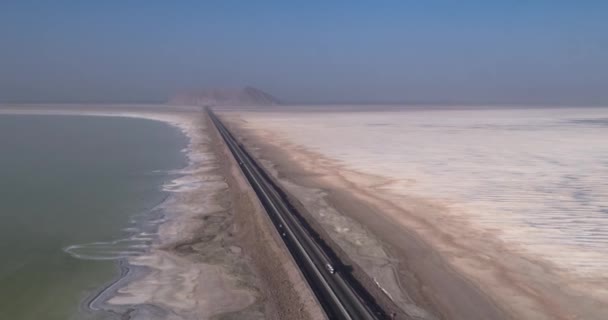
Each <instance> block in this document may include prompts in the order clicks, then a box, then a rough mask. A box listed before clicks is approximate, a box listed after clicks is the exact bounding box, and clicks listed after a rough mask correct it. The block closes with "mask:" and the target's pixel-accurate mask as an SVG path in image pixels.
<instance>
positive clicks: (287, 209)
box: [207, 108, 388, 320]
mask: <svg viewBox="0 0 608 320" xmlns="http://www.w3.org/2000/svg"><path fill="white" fill-rule="evenodd" d="M207 112H208V114H209V117H210V118H211V120H212V121H213V123H214V124H215V126H216V127H217V129H218V131H219V132H220V134H221V136H222V138H223V139H224V141H225V142H226V144H227V146H228V148H229V149H230V151H231V152H232V155H233V156H234V158H235V159H236V161H237V162H238V163H239V166H240V168H241V170H242V172H243V174H244V175H245V177H246V178H247V180H248V181H249V183H250V184H251V186H252V187H253V189H254V190H255V192H256V194H257V196H258V197H259V199H260V201H261V203H262V205H263V206H264V208H265V209H266V212H267V213H268V215H269V216H270V219H271V220H272V222H273V223H274V226H275V228H276V230H277V232H278V233H279V234H280V235H281V237H282V239H283V241H284V242H285V244H286V246H287V248H288V249H289V251H290V253H291V254H292V256H293V258H294V260H295V261H296V263H297V265H298V267H299V268H300V270H301V271H302V274H303V275H304V277H305V278H306V280H307V281H308V283H309V285H310V287H311V288H312V290H313V292H314V293H315V295H316V297H317V300H318V301H319V303H320V304H321V306H322V307H323V309H324V311H325V312H326V314H327V316H328V317H329V318H330V319H353V320H355V319H366V320H367V319H388V317H387V316H386V314H385V313H384V312H383V311H382V310H381V309H380V308H379V307H378V306H377V305H376V304H375V302H374V301H373V299H371V296H370V295H369V293H367V292H366V291H365V289H364V288H363V287H361V286H360V285H358V284H357V283H355V281H354V280H353V278H352V276H350V275H349V274H348V271H347V270H346V268H344V267H343V264H342V263H341V262H340V261H338V260H337V258H336V256H335V255H334V254H332V253H331V252H328V249H327V246H323V245H322V244H321V243H319V241H318V240H317V237H315V236H314V235H312V234H311V230H310V228H309V226H307V225H305V223H304V222H303V221H302V218H301V215H299V214H298V212H297V211H296V210H295V209H294V207H293V206H291V205H290V204H289V202H288V200H287V199H286V197H285V193H284V192H283V191H282V190H281V189H280V188H279V187H278V186H276V185H275V183H274V182H273V181H272V180H271V179H270V178H269V177H268V175H267V174H266V173H265V172H264V170H263V169H262V168H261V167H260V166H258V165H257V163H256V162H255V160H254V159H253V158H252V157H251V156H250V155H249V154H248V153H247V151H246V150H245V149H244V148H243V147H242V146H241V145H240V144H239V142H238V141H237V140H236V139H235V138H234V137H233V135H232V134H231V133H230V132H229V131H228V129H227V128H226V127H225V126H224V125H223V124H222V122H221V121H220V119H219V118H218V117H217V116H216V115H215V114H214V113H213V112H212V111H211V110H210V109H209V108H208V109H207Z"/></svg>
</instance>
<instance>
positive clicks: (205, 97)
mask: <svg viewBox="0 0 608 320" xmlns="http://www.w3.org/2000/svg"><path fill="white" fill-rule="evenodd" d="M169 104H173V105H191V106H276V105H280V104H281V103H280V102H279V100H277V99H276V98H275V97H273V96H271V95H270V94H268V93H266V92H264V91H262V90H259V89H256V88H252V87H245V88H241V89H208V90H188V91H182V92H178V93H177V94H176V95H174V96H173V97H171V98H170V99H169Z"/></svg>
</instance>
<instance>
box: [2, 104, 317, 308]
mask: <svg viewBox="0 0 608 320" xmlns="http://www.w3.org/2000/svg"><path fill="white" fill-rule="evenodd" d="M0 114H32V115H34V114H35V115H79V116H111V117H133V118H142V119H149V120H155V121H162V122H164V123H168V124H170V125H172V126H175V127H176V128H178V129H179V130H181V131H182V132H183V133H184V134H185V135H186V136H187V137H188V140H189V143H188V148H187V149H186V150H184V152H185V153H186V156H187V158H188V162H189V164H188V166H187V167H186V168H184V169H182V170H179V171H178V172H175V173H177V174H178V175H179V178H176V179H174V180H172V181H170V182H169V183H167V184H166V185H165V186H164V189H165V191H167V192H169V193H170V196H169V198H168V199H167V200H166V201H165V202H164V203H163V204H162V209H163V212H164V214H165V217H164V222H163V223H162V224H160V226H159V229H158V234H157V237H158V241H156V242H155V243H154V244H153V245H152V247H150V248H149V249H148V250H147V252H146V253H144V254H142V255H139V256H134V257H129V258H127V259H125V260H122V261H121V263H120V265H121V269H122V270H123V272H122V277H121V278H120V279H118V280H117V281H116V282H115V283H113V284H111V285H109V286H108V287H106V288H104V290H103V291H102V292H100V293H98V294H96V295H95V296H94V297H92V300H90V301H87V302H85V305H87V306H88V307H90V308H91V309H93V310H97V311H104V312H110V313H113V314H116V315H117V317H119V318H120V319H286V318H287V317H289V318H290V319H320V318H322V315H321V310H320V309H319V307H318V306H317V304H316V301H315V299H314V296H313V295H312V293H311V292H310V290H309V288H308V287H307V285H306V284H305V282H304V281H303V279H302V277H301V275H300V273H299V271H298V270H297V269H296V267H295V265H294V263H293V261H292V260H291V258H290V257H289V255H288V253H287V252H286V249H285V248H283V247H282V246H281V245H279V244H278V243H280V242H275V241H276V239H275V238H274V235H273V232H272V229H271V226H270V224H269V223H268V221H266V220H265V218H264V212H263V209H262V208H261V206H260V204H259V203H258V202H257V200H256V198H255V196H254V195H253V194H252V193H251V190H250V189H249V186H248V185H247V184H246V183H245V181H244V180H242V177H240V173H239V172H238V171H237V170H238V169H237V166H236V165H235V164H234V163H233V160H232V159H231V158H230V157H229V155H228V153H227V151H226V150H225V148H224V146H223V143H222V142H221V141H220V140H219V136H218V135H217V133H216V132H215V129H214V128H213V127H212V126H211V125H210V123H209V122H208V121H207V119H206V117H205V115H204V114H203V113H202V112H200V109H198V108H183V109H180V110H178V111H177V112H176V111H175V110H171V109H169V108H166V107H162V106H160V107H154V106H152V107H146V106H144V107H134V106H113V107H108V106H103V105H102V106H94V107H84V108H83V107H78V106H73V107H68V108H65V107H63V108H62V106H58V105H50V106H44V107H36V106H30V107H27V108H21V107H11V106H4V107H0Z"/></svg>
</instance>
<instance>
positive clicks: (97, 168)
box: [0, 115, 186, 320]
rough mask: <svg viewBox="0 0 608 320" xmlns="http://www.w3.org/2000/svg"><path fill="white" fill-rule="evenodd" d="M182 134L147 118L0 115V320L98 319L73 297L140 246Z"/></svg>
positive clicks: (92, 287) (88, 290)
mask: <svg viewBox="0 0 608 320" xmlns="http://www.w3.org/2000/svg"><path fill="white" fill-rule="evenodd" d="M185 145H186V140H185V137H184V136H183V135H182V134H181V132H179V131H178V130H177V129H175V128H173V127H170V126H168V125H166V124H163V123H161V122H157V121H149V120H142V119H129V118H115V117H84V116H33V115H27V116H23V115H0V150H1V151H0V152H1V154H0V219H1V220H0V221H1V223H0V237H1V239H2V241H0V252H1V253H2V260H1V262H0V319H62V320H63V319H106V318H109V317H110V315H108V314H101V313H90V312H88V311H87V310H86V308H84V307H83V302H84V301H85V300H86V299H87V298H90V297H91V296H92V295H93V294H95V293H96V292H97V291H99V289H100V288H101V287H103V286H104V285H107V284H108V283H110V282H111V281H112V280H113V279H114V278H115V277H116V276H117V275H118V268H117V261H118V259H120V258H123V257H126V256H132V255H137V254H139V253H141V252H143V251H145V250H146V248H147V246H148V245H149V243H150V242H151V241H152V240H153V238H154V228H155V225H156V224H158V223H159V222H160V220H159V219H162V212H161V211H160V210H159V209H158V208H156V206H157V205H158V204H160V203H162V201H163V200H164V199H165V197H166V195H167V194H166V192H163V191H162V190H161V185H162V184H163V183H164V182H165V181H167V180H168V179H169V176H168V174H167V172H168V171H169V170H171V169H176V168H180V167H182V166H183V165H185V158H184V155H183V154H182V153H180V150H181V149H182V148H184V147H185Z"/></svg>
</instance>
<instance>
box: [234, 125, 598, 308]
mask: <svg viewBox="0 0 608 320" xmlns="http://www.w3.org/2000/svg"><path fill="white" fill-rule="evenodd" d="M274 116H277V115H276V114H275V115H273V114H263V113H258V114H255V115H252V114H242V113H241V114H239V113H225V114H223V119H224V120H228V122H229V123H230V127H231V129H232V130H233V131H237V132H238V133H239V136H240V137H241V138H242V139H243V140H244V142H245V145H246V146H248V147H249V148H250V149H251V150H252V151H253V152H254V153H255V154H256V156H257V157H258V158H260V159H262V160H264V161H263V164H264V165H265V166H266V167H267V168H268V169H270V171H271V172H272V173H273V175H274V176H275V177H276V178H277V179H279V180H280V181H281V184H282V185H283V186H284V187H285V188H286V189H287V190H288V191H289V192H290V193H292V194H293V195H294V196H296V198H298V199H299V200H300V201H301V202H302V203H303V204H304V206H306V207H307V208H308V209H309V210H308V211H309V212H310V214H311V216H312V218H313V220H316V221H317V222H318V224H319V226H320V227H321V228H322V229H323V230H324V232H325V233H326V235H327V236H328V237H329V238H330V239H331V240H332V241H334V242H335V243H336V244H338V245H339V246H340V247H341V248H342V249H343V250H344V252H345V253H346V254H347V255H348V257H349V258H350V259H351V260H352V261H353V262H355V263H356V264H358V265H359V266H360V267H361V269H363V270H364V271H365V273H366V275H367V276H368V277H370V278H372V279H374V280H375V281H376V282H377V285H378V286H380V287H382V289H383V291H385V294H386V295H387V296H389V297H390V298H391V299H392V300H393V301H395V302H396V303H397V304H398V305H400V306H402V307H403V310H402V311H403V314H404V317H405V315H408V316H409V317H410V318H421V319H424V318H433V317H438V318H446V319H500V318H514V319H603V318H604V317H605V315H606V314H608V304H607V299H606V292H605V290H602V287H603V288H605V287H606V286H605V284H606V279H605V277H602V276H601V274H600V275H599V277H598V275H597V274H595V275H594V276H590V277H584V276H582V277H581V276H580V274H579V275H577V274H573V273H570V272H568V271H567V270H564V269H563V268H560V267H559V266H556V265H554V264H552V263H551V262H550V261H546V260H544V259H541V258H540V257H539V256H534V255H530V254H528V253H526V251H525V250H523V248H522V247H521V246H517V245H514V244H512V243H505V242H504V241H503V240H501V239H500V238H499V237H498V235H500V234H501V233H502V231H501V230H498V229H496V228H495V229H491V228H490V229H488V228H485V229H484V228H479V227H477V226H475V225H474V224H472V223H471V220H470V216H468V215H467V212H464V211H463V208H462V207H458V206H455V205H453V203H449V202H446V201H444V200H442V199H443V198H444V197H442V196H443V195H442V196H438V197H437V198H439V200H438V199H437V198H430V197H421V196H417V195H412V194H408V193H407V192H406V193H404V192H402V190H409V189H411V188H409V189H408V188H403V186H402V185H403V184H408V183H409V185H408V186H410V185H413V184H415V182H412V181H410V182H408V181H406V180H405V179H404V177H403V176H399V175H397V176H396V177H394V178H392V177H388V176H386V175H384V176H383V175H374V174H370V173H364V172H361V171H360V170H356V169H353V168H352V167H349V166H348V163H345V162H344V161H336V160H335V158H332V157H329V156H327V154H325V153H324V150H322V149H321V150H319V149H318V148H315V149H313V148H312V146H311V145H306V144H303V143H302V141H307V140H306V139H292V138H293V136H290V134H295V135H297V134H298V133H299V134H303V135H306V132H305V131H302V130H305V128H304V127H303V126H304V125H302V124H300V127H299V130H300V131H296V130H293V131H291V132H290V131H289V130H290V129H288V128H287V127H281V125H288V124H287V122H286V121H285V120H286V119H292V120H293V121H298V120H299V118H298V116H293V114H292V115H289V114H280V115H279V116H278V118H279V119H280V121H281V122H282V124H277V123H273V121H274V119H276V118H273V117H274ZM339 116H340V117H344V116H343V115H339ZM347 117H348V116H347ZM382 117H384V116H376V117H375V118H380V119H381V120H382V119H384V120H386V119H385V118H382ZM372 118H373V117H372ZM375 118H374V119H375ZM248 120H251V121H250V122H248ZM369 121H372V122H373V121H374V120H369ZM369 121H368V122H369ZM378 121H380V120H378ZM389 122H390V121H389ZM323 125H330V124H328V123H324V124H321V125H320V126H319V127H316V128H317V129H318V130H321V128H323V127H322V126H323ZM378 125H384V124H380V122H379V124H378ZM317 129H313V128H309V130H317ZM287 132H290V133H289V134H287ZM412 132H413V131H408V133H407V134H414V133H412ZM394 134H399V132H395V133H394ZM318 135H322V133H321V131H319V132H315V135H313V136H315V137H316V136H318ZM352 138H354V139H368V140H369V139H371V138H369V137H365V136H364V135H358V136H356V137H355V136H353V137H352ZM315 141H318V140H315ZM298 142H299V143H298ZM368 142H369V141H368ZM378 143H379V142H378ZM387 143H388V144H390V143H391V142H390V141H387ZM368 145H369V144H366V143H363V144H362V146H368ZM348 147H349V145H346V146H345V148H344V149H340V148H336V152H335V153H337V152H340V151H341V150H345V149H346V152H348ZM376 149H377V148H376ZM358 152H359V153H358V154H360V155H361V156H365V154H362V152H363V151H362V150H359V149H358ZM412 152H414V151H412ZM388 156H390V155H388ZM370 159H372V157H370ZM391 160H393V161H395V160H394V159H390V158H389V159H387V162H389V164H390V161H391ZM387 169H390V167H388V166H387ZM385 171H386V170H385ZM389 171H390V170H389ZM521 236H524V234H522V235H521ZM573 259H574V258H573ZM596 261H597V260H596Z"/></svg>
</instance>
